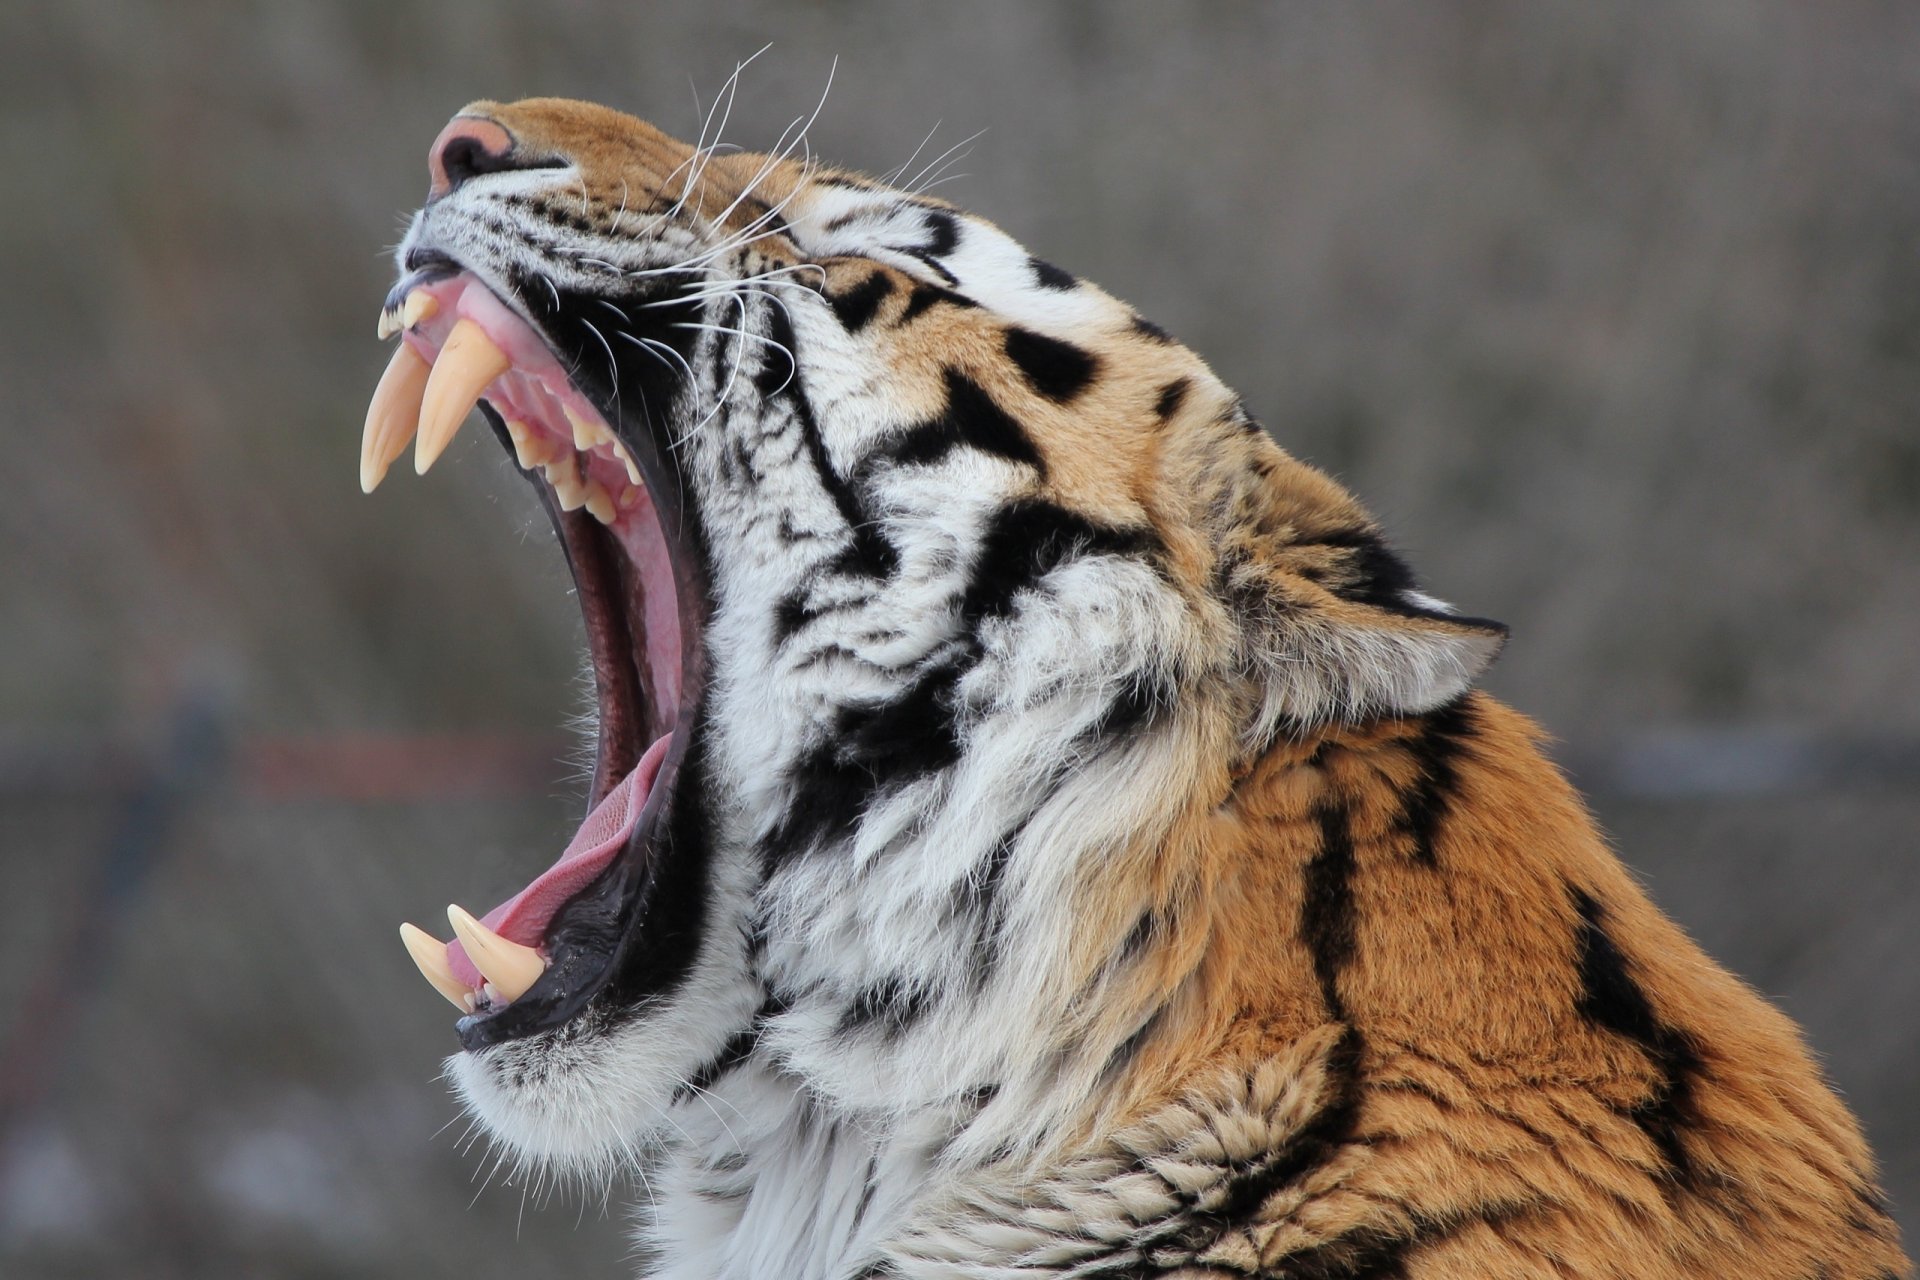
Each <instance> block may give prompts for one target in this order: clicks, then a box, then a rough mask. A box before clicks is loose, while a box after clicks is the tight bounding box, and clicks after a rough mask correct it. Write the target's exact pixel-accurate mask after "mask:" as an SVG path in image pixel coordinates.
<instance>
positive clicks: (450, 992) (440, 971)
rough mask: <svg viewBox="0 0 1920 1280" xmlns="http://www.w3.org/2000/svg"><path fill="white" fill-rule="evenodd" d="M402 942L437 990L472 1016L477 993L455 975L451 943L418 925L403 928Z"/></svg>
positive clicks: (407, 925) (401, 930)
mask: <svg viewBox="0 0 1920 1280" xmlns="http://www.w3.org/2000/svg"><path fill="white" fill-rule="evenodd" d="M400 941H401V942H402V943H404V944H405V945H406V948H407V954H408V955H410V956H412V957H413V962H414V963H415V964H417V965H419V966H420V974H421V976H422V977H424V978H425V979H426V980H427V981H428V982H430V983H432V984H433V989H434V990H435V991H438V992H439V993H440V994H441V995H443V996H445V997H446V998H447V999H449V1000H451V1001H452V1002H453V1007H454V1008H456V1009H458V1010H460V1011H461V1012H462V1013H472V1012H473V1008H472V1005H471V1004H470V1003H469V1002H470V1001H471V1000H472V999H473V992H472V991H470V990H468V989H467V986H466V984H465V983H463V982H461V981H460V980H459V979H458V978H456V977H454V976H453V966H452V965H451V964H449V963H448V962H447V944H446V943H444V942H442V941H440V939H438V938H436V937H434V936H433V935H432V934H430V933H428V932H427V931H426V930H425V929H422V928H419V927H418V926H415V925H410V924H403V925H401V926H400Z"/></svg>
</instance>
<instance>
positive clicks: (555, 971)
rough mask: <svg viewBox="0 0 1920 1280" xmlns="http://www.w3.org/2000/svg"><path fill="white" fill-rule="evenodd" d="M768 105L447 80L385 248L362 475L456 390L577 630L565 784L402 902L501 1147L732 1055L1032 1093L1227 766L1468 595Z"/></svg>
mask: <svg viewBox="0 0 1920 1280" xmlns="http://www.w3.org/2000/svg"><path fill="white" fill-rule="evenodd" d="M794 152H795V147H794V145H792V144H791V143H789V144H788V145H786V146H784V147H781V148H777V149H776V150H775V151H773V152H771V153H768V154H745V153H735V154H720V153H718V152H717V149H716V148H714V147H713V146H710V145H705V140H704V139H702V140H700V142H697V143H696V144H694V145H688V144H686V143H683V142H679V141H676V140H674V139H672V138H669V137H667V136H666V135H664V134H662V133H661V132H659V131H658V130H656V129H654V128H652V127H651V126H649V125H647V124H645V123H643V122H641V121H640V120H637V119H634V118H631V117H629V116H626V115H622V114H620V113H618V112H615V111H612V110H608V109H605V108H601V107H596V106H590V105H586V104H582V103H576V102H568V101H561V100H551V99H541V100H530V101H524V102H517V103H512V104H500V103H493V102H477V103H475V104H473V105H471V106H469V107H467V108H465V109H463V110H462V111H461V112H460V113H459V115H457V116H456V117H455V118H454V119H453V121H452V122H451V123H450V124H449V125H448V126H447V127H446V129H445V130H444V131H443V132H442V133H441V134H440V136H439V138H438V139H437V140H436V141H435V142H434V144H433V147H432V150H431V154H430V171H431V186H430V191H429V195H428V199H427V202H426V204H425V206H424V207H423V208H422V209H421V210H420V211H419V212H418V213H417V214H416V215H415V216H414V218H413V220H412V224H411V227H410V228H409V230H408V232H407V234H406V237H405V240H404V242H403V243H402V244H401V246H400V248H399V251H398V254H397V258H398V271H399V278H398V282H397V283H396V284H395V285H394V286H393V289H392V292H391V293H390V294H389V296H388V299H387V304H386V308H385V310H384V311H383V313H382V331H383V333H384V334H389V335H390V334H392V333H398V334H399V337H400V346H399V349H398V350H397V352H396V353H395V356H394V359H393V363H392V364H391V366H390V367H389V369H388V372H387V374H386V375H385V377H384V378H383V379H382V382H381V385H380V388H379V390H378V392H377V393H376V395H375V399H374V404H373V406H372V409H371V410H370V412H369V416H368V423H367V433H366V437H365V442H364V446H363V456H362V476H361V478H362V483H363V486H364V487H366V488H368V489H369V490H371V488H372V487H373V486H374V485H376V484H377V483H379V482H380V480H381V478H382V476H383V475H384V474H385V472H386V471H387V469H388V467H389V465H390V464H391V463H392V462H394V461H395V460H396V459H397V458H398V457H399V456H400V455H401V454H402V453H403V452H404V451H405V449H406V446H407V444H408V443H409V441H412V442H414V445H415V466H416V469H417V470H419V471H421V472H424V471H425V470H426V469H427V467H428V466H429V465H431V463H432V462H433V461H434V459H435V458H436V457H437V456H438V455H439V454H440V452H441V451H442V450H444V449H445V447H446V445H447V443H448V441H449V440H450V439H451V438H452V436H453V434H454V433H455V432H456V431H457V430H458V429H459V427H460V426H461V423H462V421H463V420H464V419H465V418H466V417H467V416H468V413H469V410H470V409H471V408H472V407H473V405H474V403H475V401H476V399H477V400H478V401H479V403H480V409H481V415H482V417H483V418H484V420H485V421H486V423H487V424H488V425H489V426H490V427H491V428H492V430H493V432H494V434H495V435H496V436H498V437H499V439H500V440H501V442H502V444H503V445H504V446H505V447H506V448H508V449H509V450H511V451H512V453H513V454H514V456H515V457H516V458H517V460H518V461H519V464H520V465H521V467H522V468H524V469H525V471H526V472H527V475H528V478H529V479H530V480H531V482H532V484H533V487H534V489H535V490H536V492H537V493H538V495H539V497H540V500H541V501H542V502H543V504H544V505H545V507H546V509H547V511H548V512H549V514H550V515H551V517H552V520H553V523H554V526H555V528H556V530H557V532H558V538H559V541H560V544H561V546H562V548H563V550H564V552H565V555H566V558H567V561H568V563H569V565H570V567H571V569H572V572H573V576H574V580H575V583H576V585H577V588H578V591H577V594H578V596H579V600H580V604H581V607H582V610H583V612H584V615H585V623H586V634H587V636H588V638H589V641H590V645H591V649H592V668H593V671H594V675H595V681H596V686H597V693H598V743H597V756H596V761H595V766H594V770H593V780H592V790H591V795H590V797H589V806H588V807H589V812H588V814H587V816H586V819H585V821H584V823H583V824H582V826H581V828H580V830H579V832H578V833H577V834H576V835H575V836H574V837H573V839H572V840H571V842H570V843H569V845H568V847H567V849H566V851H565V852H564V853H563V854H562V855H561V856H560V858H559V859H558V860H557V861H556V862H554V863H553V864H552V865H551V866H550V867H549V868H548V869H547V870H545V871H543V872H541V873H540V874H539V875H538V876H536V877H535V878H534V879H533V880H532V881H531V883H529V884H528V886H527V887H526V888H525V889H524V890H522V891H521V892H520V893H519V894H516V895H515V896H514V897H513V898H511V899H510V900H509V901H507V902H505V903H503V904H501V905H499V906H498V907H496V908H494V909H493V910H492V911H490V912H488V913H487V914H486V915H485V917H484V918H483V919H481V920H475V919H473V918H472V917H470V916H466V915H465V914H464V913H456V917H455V926H456V933H457V934H458V935H459V936H458V937H457V938H456V940H455V941H453V942H452V943H450V944H445V945H443V944H441V943H440V942H439V941H438V940H436V939H432V938H429V937H428V936H427V935H425V934H424V933H422V932H419V931H410V933H409V947H410V949H412V950H413V952H414V954H415V957H416V959H417V960H418V961H419V963H420V965H421V967H422V969H423V971H425V972H426V974H427V976H428V978H429V979H430V980H431V981H432V982H433V983H434V985H435V986H436V987H438V988H439V989H440V990H441V991H442V992H443V993H444V994H446V995H447V996H448V997H449V998H450V999H452V1000H453V1001H454V1002H455V1003H456V1004H458V1005H460V1006H461V1011H462V1015H463V1016H462V1017H461V1018H460V1020H459V1022H458V1035H459V1038H460V1041H461V1044H462V1046H463V1051H462V1052H461V1053H459V1054H458V1055H456V1057H455V1058H454V1059H453V1062H452V1078H453V1080H454V1081H455V1083H456V1085H457V1088H458V1090H459V1092H460V1093H461V1094H462V1096H463V1098H464V1100H465V1101H466V1103H467V1104H468V1105H469V1106H470V1107H471V1109H472V1110H473V1112H474V1113H475V1114H476V1115H477V1116H478V1117H479V1118H480V1120H481V1121H482V1122H483V1124H484V1125H485V1126H486V1128H487V1129H488V1130H489V1131H490V1132H492V1133H493V1134H494V1135H496V1136H497V1137H498V1138H499V1139H500V1140H501V1141H503V1142H504V1143H505V1144H506V1145H508V1146H509V1147H511V1148H512V1149H513V1150H514V1151H516V1152H518V1153H519V1154H520V1155H521V1156H523V1157H524V1158H526V1159H528V1160H538V1161H544V1162H548V1163H551V1164H554V1165H558V1166H562V1167H572V1168H577V1169H591V1168H603V1167H607V1166H609V1165H612V1164H615V1163H618V1162H619V1161H620V1160H622V1159H625V1158H627V1157H628V1156H630V1155H631V1154H632V1153H634V1152H636V1151H643V1150H645V1149H646V1148H647V1147H648V1146H649V1145H650V1144H651V1143H653V1142H655V1141H657V1140H659V1139H661V1138H662V1137H663V1136H664V1135H667V1134H669V1133H670V1132H671V1131H672V1130H673V1128H674V1121H673V1118H672V1117H673V1113H674V1111H675V1109H676V1108H678V1107H682V1106H688V1105H697V1103H698V1098H699V1095H700V1094H701V1091H702V1090H703V1088H704V1087H705V1086H706V1085H708V1084H710V1083H711V1082H712V1080H713V1079H714V1077H715V1075H716V1073H717V1072H720V1071H723V1070H727V1069H729V1068H730V1067H731V1066H732V1065H734V1064H738V1063H740V1062H743V1061H748V1060H752V1061H755V1062H758V1063H760V1064H761V1065H762V1067H763V1069H764V1070H765V1072H766V1073H767V1079H769V1080H773V1081H783V1082H786V1083H785V1085H783V1086H781V1087H790V1088H791V1089H793V1090H796V1091H798V1092H801V1093H804V1094H805V1096H806V1097H807V1098H808V1099H809V1100H810V1102H809V1105H813V1106H821V1107H827V1108H832V1109H836V1110H838V1111H840V1112H842V1113H845V1114H849V1115H860V1116H865V1117H869V1118H870V1119H871V1120H872V1122H873V1123H875V1124H881V1125H888V1124H891V1125H897V1126H915V1125H918V1126H921V1127H923V1128H924V1129H925V1130H926V1131H927V1132H928V1133H930V1134H938V1133H942V1132H946V1131H948V1130H949V1129H950V1128H951V1126H950V1123H949V1121H950V1118H951V1117H952V1116H954V1115H957V1114H960V1113H962V1112H964V1113H965V1114H967V1115H969V1116H979V1115H981V1114H986V1115H988V1116H992V1115H1004V1117H1005V1119H1004V1122H1003V1123H1000V1124H998V1125H994V1124H990V1123H989V1124H984V1125H980V1124H976V1125H972V1126H971V1127H970V1128H969V1130H968V1134H969V1140H970V1141H974V1140H978V1141H982V1142H987V1141H992V1142H999V1143H1001V1144H1006V1143H1015V1144H1018V1143H1020V1142H1029V1141H1037V1140H1038V1139H1036V1138H1034V1137H1033V1136H1032V1135H1036V1134H1043V1133H1046V1132H1048V1131H1049V1128H1048V1122H1049V1118H1050V1117H1056V1116H1061V1115H1064V1114H1065V1109H1067V1108H1070V1107H1075V1106H1083V1105H1084V1104H1085V1102H1086V1100H1087V1099H1088V1098H1089V1097H1091V1096H1094V1095H1096V1094H1097V1093H1098V1091H1099V1090H1100V1088H1101V1074H1100V1073H1101V1069H1102V1064H1103V1063H1104V1062H1106V1061H1107V1060H1108V1059H1109V1057H1110V1055H1111V1053H1112V1051H1113V1050H1114V1048H1115V1046H1117V1045H1119V1044H1121V1043H1123V1042H1125V1041H1126V1040H1127V1039H1128V1038H1129V1037H1132V1036H1135V1035H1138V1034H1140V1032H1141V1030H1142V1025H1143V1023H1144V1021H1145V1020H1146V1018H1147V1016H1148V1015H1147V1011H1148V1010H1150V1009H1151V1008H1152V1007H1153V1004H1154V1001H1155V1000H1156V999H1157V998H1159V996H1160V995H1161V994H1163V993H1164V991H1165V989H1166V987H1167V984H1168V983H1170V982H1172V981H1174V979H1175V975H1176V974H1177V972H1180V971H1182V968H1181V967H1182V966H1186V967H1191V966H1192V964H1194V963H1196V962H1197V961H1196V955H1197V953H1198V952H1199V951H1200V950H1204V948H1205V946H1206V942H1205V939H1204V937H1196V936H1193V935H1183V937H1182V938H1181V939H1179V940H1178V941H1177V942H1176V940H1174V939H1172V938H1171V937H1169V936H1166V935H1164V934H1163V933H1162V932H1161V931H1160V929H1159V926H1158V925H1157V924H1156V921H1157V920H1160V919H1161V918H1162V916H1161V914H1159V912H1160V909H1161V908H1162V907H1163V906H1164V905H1165V904H1167V903H1169V902H1177V901H1178V900H1179V898H1180V896H1181V895H1182V894H1183V893H1187V892H1189V891H1190V889H1191V883H1192V874H1193V871H1192V867H1193V865H1194V863H1195V861H1196V860H1197V859H1198V858H1199V857H1200V856H1201V854H1202V851H1203V846H1204V844H1205V842H1206V839H1207V835H1206V822H1207V821H1208V816H1209V815H1212V814H1216V813H1218V812H1220V811H1221V810H1222V809H1223V807H1226V806H1230V805H1231V804H1232V801H1233V797H1234V794H1235V788H1236V785H1237V783H1238V782H1239V780H1240V779H1242V778H1244V777H1245V776H1246V775H1247V773H1248V771H1249V770H1250V769H1253V768H1254V767H1256V766H1257V763H1258V762H1259V760H1260V759H1261V758H1262V756H1263V755H1264V754H1265V753H1267V752H1269V751H1271V750H1273V749H1274V748H1275V747H1276V744H1281V743H1287V742H1296V743H1297V742H1298V741H1300V740H1301V739H1303V738H1308V737H1310V736H1311V735H1314V734H1315V733H1317V732H1321V731H1324V730H1325V729H1327V728H1328V727H1329V726H1335V725H1338V724H1340V723H1342V722H1351V721H1356V720H1361V719H1365V718H1369V717H1379V716H1383V715H1393V714H1403V713H1416V712H1422V711H1426V710H1430V709H1432V708H1435V707H1437V706H1440V705H1442V704H1444V703H1446V702H1448V701H1449V700H1451V699H1453V698H1455V697H1456V696H1458V695H1459V694H1460V693H1461V692H1462V691H1463V690H1464V689H1465V688H1466V686H1467V685H1468V683H1469V682H1470V681H1472V680H1473V679H1474V678H1475V676H1476V675H1478V674H1479V673H1480V672H1481V671H1482V670H1483V669H1484V668H1485V667H1486V666H1487V664H1488V663H1489V662H1490V661H1491V660H1492V659H1493V657H1494V656H1495V654H1496V653H1497V651H1498V650H1499V648H1500V645H1501V643H1502V640H1503V638H1504V629H1503V628H1501V627H1500V626H1499V625H1498V624H1496V623H1490V622H1487V621H1484V620H1479V619H1472V618H1466V617H1462V616H1459V615H1457V614H1455V613H1454V612H1453V611H1452V610H1451V609H1449V608H1448V607H1447V606H1446V605H1444V604H1442V603H1441V602H1439V601H1437V600H1435V599H1433V598H1432V597H1430V596H1428V595H1426V594H1424V593H1422V592H1421V591H1420V590H1419V589H1418V587H1417V586H1416V584H1415V581H1414V579H1413V576H1412V575H1411V573H1410V572H1409V571H1408V569H1407V568H1406V566H1405V564H1404V563H1403V562H1402V561H1401V560H1400V559H1399V558H1397V557H1396V556H1395V555H1394V554H1393V552H1391V551H1390V550H1389V549H1388V548H1387V546H1386V545H1385V543H1384V542H1383V541H1382V539H1381V537H1380V534H1379V532H1378V529H1377V527H1376V525H1375V524H1374V523H1373V521H1372V520H1371V519H1370V518H1369V517H1368V516H1367V514H1366V513H1365V512H1364V511H1363V510H1362V509H1361V508H1360V506H1359V505H1358V504H1357V503H1356V502H1355V501H1354V500H1353V499H1352V498H1351V497H1350V496H1349V495H1348V494H1347V493H1346V492H1345V491H1344V490H1342V489H1341V488H1340V487H1339V486H1338V485H1336V484H1335V483H1334V482H1333V481H1331V480H1330V479H1328V478H1327V477H1326V476H1324V475H1322V474H1321V473H1319V472H1318V471H1315V470H1314V469H1312V468H1310V467H1308V466H1306V465H1304V464H1302V463H1300V462H1298V461H1296V460H1295V459H1293V458H1292V457H1290V456H1289V455H1288V454H1287V453H1285V452H1284V451H1282V450H1281V449H1280V448H1279V447H1278V446H1277V445H1276V444H1275V443H1274V441H1273V440H1272V439H1271V438H1270V437H1269V436H1268V434H1267V433H1266V432H1265V431H1264V430H1263V429H1262V428H1261V427H1260V426H1259V425H1258V424H1256V422H1255V421H1254V420H1253V418H1252V417H1251V416H1250V415H1249V413H1248V412H1247V410H1246V408H1245V407H1244V406H1243V405H1242V403H1241V402H1240V400H1239V399H1238V398H1236V397H1235V396H1234V395H1233V393H1232V392H1230V391H1229V390H1228V389H1227V388H1226V387H1224V386H1223V385H1222V384H1221V383H1220V381H1219V380H1218V379H1217V378H1216V377H1215V376H1214V374H1213V373H1212V371H1211V370H1210V369H1209V368H1208V367H1207V365H1206V364H1205V363H1203V362H1202V361H1201V360H1200V359H1199V358H1198V357H1197V356H1195V355H1194V354H1193V353H1192V352H1191V351H1189V350H1188V349H1187V348H1185V347H1184V346H1182V345H1181V344H1180V343H1178V342H1177V341H1175V340H1174V339H1172V338H1171V337H1169V336H1168V335H1167V334H1166V333H1165V332H1163V331H1161V330H1160V329H1159V328H1157V327H1155V326H1154V325H1153V324H1151V323H1149V322H1148V321H1146V320H1145V319H1143V318H1142V317H1141V316H1140V315H1138V314H1137V313H1135V312H1134V311H1133V310H1131V309H1130V308H1129V307H1127V306H1126V305H1124V304H1123V303H1121V302H1119V301H1117V300H1115V299H1114V298H1112V297H1110V296H1109V295H1108V294H1106V293H1104V292H1102V291H1101V290H1100V289H1098V288H1096V287H1095V286H1093V285H1091V284H1089V283H1087V282H1085V281H1082V280H1079V279H1076V278H1075V277H1074V276H1072V275H1071V274H1069V273H1068V272H1066V271H1063V270H1061V269H1060V268H1058V267H1055V266H1052V265H1050V264H1048V263H1046V262H1043V261H1041V260H1039V259H1037V258H1035V257H1033V256H1032V255H1030V254H1029V253H1028V252H1027V251H1026V250H1024V249H1023V248H1021V247H1020V245H1018V244H1017V243H1015V242H1014V241H1013V240H1012V239H1011V238H1009V237H1008V236H1007V235H1006V234H1005V233H1004V232H1002V231H1001V230H999V229H998V228H997V227H995V226H994V225H992V224H991V223H989V222H987V221H984V220H983V219H980V218H977V217H974V216H971V215H969V214H967V213H964V212H962V211H961V210H959V209H957V208H955V207H954V206H952V205H950V204H948V203H946V202H944V201H941V200H938V199H933V198H929V197H927V196H925V195H923V194H916V193H914V192H912V191H907V190H901V189H896V188H894V187H890V186H888V185H885V184H883V183H881V182H877V181H874V180H871V179H869V178H866V177H863V176H859V175H856V174H852V173H847V172H841V171H836V170H833V169H829V168H825V167H822V166H819V165H817V164H815V163H812V162H810V161H807V160H803V159H801V158H798V157H797V156H796V155H795V154H794ZM1126 954H1132V955H1146V956H1148V957H1149V959H1148V962H1147V963H1145V964H1144V965H1134V966H1121V965H1116V964H1115V963H1114V962H1113V960H1114V957H1115V956H1116V955H1126Z"/></svg>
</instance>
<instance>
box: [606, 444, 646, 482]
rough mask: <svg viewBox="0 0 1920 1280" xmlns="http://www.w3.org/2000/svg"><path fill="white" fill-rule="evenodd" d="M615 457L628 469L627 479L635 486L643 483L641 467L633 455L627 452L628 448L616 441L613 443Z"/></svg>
mask: <svg viewBox="0 0 1920 1280" xmlns="http://www.w3.org/2000/svg"><path fill="white" fill-rule="evenodd" d="M613 456H614V457H616V458H618V459H620V461H621V463H622V464H623V465H624V466H625V467H626V469H627V479H629V480H631V481H632V482H633V483H635V484H641V483H643V481H642V480H641V479H640V466H639V464H638V463H636V462H635V461H634V460H633V455H632V454H630V453H628V452H627V446H625V445H623V444H621V443H620V442H619V441H618V440H615V441H614V442H613Z"/></svg>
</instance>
